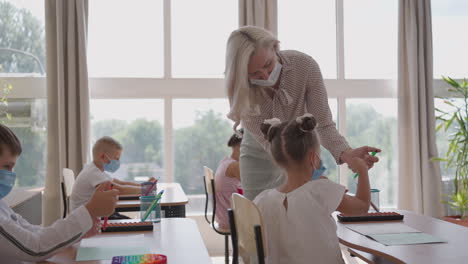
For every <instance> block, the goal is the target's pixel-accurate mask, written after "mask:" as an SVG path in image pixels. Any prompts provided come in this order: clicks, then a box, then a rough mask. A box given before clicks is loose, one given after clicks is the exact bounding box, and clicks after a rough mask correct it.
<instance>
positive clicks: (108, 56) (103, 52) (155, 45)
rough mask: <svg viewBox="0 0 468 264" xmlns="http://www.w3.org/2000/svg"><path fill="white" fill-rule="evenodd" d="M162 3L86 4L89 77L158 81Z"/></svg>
mask: <svg viewBox="0 0 468 264" xmlns="http://www.w3.org/2000/svg"><path fill="white" fill-rule="evenodd" d="M162 3H163V1H162V0H134V1H131V2H129V1H126V0H99V1H90V2H89V27H88V30H89V31H88V33H89V43H88V72H89V76H90V77H162V76H163V73H164V69H163V65H164V53H163V52H164V50H163V47H164V42H163V32H164V31H163V17H164V16H163V6H162Z"/></svg>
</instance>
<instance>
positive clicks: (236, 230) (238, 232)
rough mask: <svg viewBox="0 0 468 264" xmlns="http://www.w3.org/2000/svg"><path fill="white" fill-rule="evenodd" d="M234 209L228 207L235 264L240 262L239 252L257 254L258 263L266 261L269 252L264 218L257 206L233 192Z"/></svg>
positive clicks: (251, 255)
mask: <svg viewBox="0 0 468 264" xmlns="http://www.w3.org/2000/svg"><path fill="white" fill-rule="evenodd" d="M231 205H232V209H228V215H229V224H230V226H231V238H232V245H233V257H232V258H233V262H232V263H233V264H238V263H239V252H242V255H243V256H245V257H255V256H257V259H258V263H259V264H264V263H265V256H266V254H267V251H266V248H264V245H265V237H264V235H263V234H262V227H263V220H262V215H261V214H260V211H259V210H258V208H257V206H256V205H255V204H254V203H253V202H252V201H250V200H249V199H247V198H245V197H244V196H242V195H240V194H237V193H235V194H232V201H231Z"/></svg>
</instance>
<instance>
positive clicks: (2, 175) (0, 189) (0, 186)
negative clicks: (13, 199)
mask: <svg viewBox="0 0 468 264" xmlns="http://www.w3.org/2000/svg"><path fill="white" fill-rule="evenodd" d="M15 181H16V173H14V172H12V171H8V170H0V199H3V197H5V196H7V195H8V194H9V193H10V191H11V189H13V186H14V185H15Z"/></svg>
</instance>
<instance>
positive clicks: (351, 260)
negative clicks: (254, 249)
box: [211, 246, 366, 264]
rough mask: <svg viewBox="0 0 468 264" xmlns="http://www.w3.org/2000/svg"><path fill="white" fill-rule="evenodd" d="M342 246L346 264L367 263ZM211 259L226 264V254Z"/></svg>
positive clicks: (214, 262)
mask: <svg viewBox="0 0 468 264" xmlns="http://www.w3.org/2000/svg"><path fill="white" fill-rule="evenodd" d="M340 247H341V252H342V254H343V259H344V261H345V263H346V264H365V263H366V262H364V261H362V260H360V259H358V258H353V257H351V256H350V255H349V253H348V249H347V248H345V247H343V246H340ZM211 261H212V262H213V264H224V256H216V257H213V256H212V257H211ZM231 262H232V259H230V260H229V263H231ZM240 263H242V259H241V260H240Z"/></svg>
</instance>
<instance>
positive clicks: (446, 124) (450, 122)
mask: <svg viewBox="0 0 468 264" xmlns="http://www.w3.org/2000/svg"><path fill="white" fill-rule="evenodd" d="M456 117H457V113H454V114H453V116H452V118H450V120H449V121H448V122H446V123H445V131H447V129H448V128H449V127H450V125H451V124H452V122H453V120H455V118H456Z"/></svg>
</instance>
